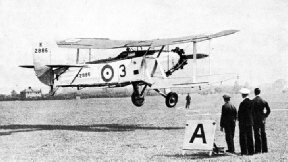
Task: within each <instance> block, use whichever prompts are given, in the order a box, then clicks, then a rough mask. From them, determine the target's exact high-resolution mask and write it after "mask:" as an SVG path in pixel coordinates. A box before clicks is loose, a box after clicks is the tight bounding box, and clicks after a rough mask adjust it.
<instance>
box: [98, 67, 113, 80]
mask: <svg viewBox="0 0 288 162" xmlns="http://www.w3.org/2000/svg"><path fill="white" fill-rule="evenodd" d="M101 77H102V79H103V80H104V81H105V82H110V81H111V80H112V79H113V77H114V70H113V68H112V66H110V65H105V66H103V68H102V70H101Z"/></svg>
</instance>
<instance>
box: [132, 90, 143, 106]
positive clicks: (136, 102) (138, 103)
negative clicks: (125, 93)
mask: <svg viewBox="0 0 288 162" xmlns="http://www.w3.org/2000/svg"><path fill="white" fill-rule="evenodd" d="M131 100H132V103H133V104H134V105H135V106H137V107H141V106H142V105H143V104H144V101H145V98H144V96H140V95H137V94H136V93H135V92H133V93H132V95H131Z"/></svg>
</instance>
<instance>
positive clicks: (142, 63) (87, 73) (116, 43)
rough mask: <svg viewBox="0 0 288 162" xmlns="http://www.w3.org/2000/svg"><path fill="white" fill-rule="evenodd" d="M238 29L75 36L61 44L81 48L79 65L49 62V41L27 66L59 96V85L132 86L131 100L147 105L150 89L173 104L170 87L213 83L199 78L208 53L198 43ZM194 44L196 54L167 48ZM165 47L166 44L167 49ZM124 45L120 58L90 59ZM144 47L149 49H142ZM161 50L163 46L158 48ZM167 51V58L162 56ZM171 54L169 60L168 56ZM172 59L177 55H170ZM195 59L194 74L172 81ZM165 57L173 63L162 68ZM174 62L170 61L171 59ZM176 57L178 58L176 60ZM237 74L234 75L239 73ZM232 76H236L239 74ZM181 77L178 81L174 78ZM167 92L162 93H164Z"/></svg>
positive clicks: (176, 99) (174, 94) (170, 105)
mask: <svg viewBox="0 0 288 162" xmlns="http://www.w3.org/2000/svg"><path fill="white" fill-rule="evenodd" d="M236 32H238V31H237V30H224V31H221V32H218V33H215V34H208V35H207V34H201V35H193V36H186V37H180V38H169V39H153V40H137V41H136V40H110V39H106V38H74V39H67V40H63V41H59V42H57V45H58V47H60V48H74V49H77V53H76V56H77V57H76V64H49V61H48V60H49V55H51V50H50V48H49V47H48V46H47V44H45V43H44V42H40V43H37V47H35V48H34V49H33V51H34V55H33V64H34V65H23V66H20V67H23V68H33V69H34V70H35V73H36V76H37V77H38V79H39V80H40V81H41V82H42V83H44V84H45V85H48V86H50V87H51V91H50V92H51V93H52V94H54V93H55V92H56V90H57V88H59V87H76V88H77V89H78V90H80V89H82V88H85V87H108V88H114V87H125V86H128V85H132V87H133V93H132V95H131V100H132V103H133V104H134V105H135V106H138V107H140V106H142V105H143V104H144V101H145V90H146V88H147V87H148V88H150V89H152V90H155V91H156V92H158V93H159V94H160V95H162V96H163V97H164V98H165V103H166V106H167V107H169V108H170V107H174V106H175V105H176V104H177V102H178V94H177V93H175V92H172V91H171V88H173V87H197V86H202V85H207V84H210V83H211V82H209V81H205V80H204V81H200V80H197V78H196V60H197V59H202V58H205V57H207V56H208V55H206V54H200V53H197V43H198V42H202V41H206V40H211V39H213V38H217V37H222V36H226V35H230V34H234V33H236ZM183 43H193V54H190V55H189V54H185V51H184V50H183V49H180V48H178V47H176V48H175V49H172V50H171V51H170V50H167V49H168V48H167V47H169V45H175V44H183ZM165 47H166V48H165ZM116 48H123V49H125V50H123V52H121V53H120V54H119V55H118V56H117V57H114V58H107V59H101V60H94V61H91V60H90V59H91V49H116ZM143 48H144V49H143ZM157 48H158V49H157ZM80 49H81V50H85V49H86V50H87V49H88V50H89V58H90V59H89V61H88V62H83V63H79V50H80ZM163 53H166V56H167V57H164V58H163V57H161V55H163ZM169 58H170V59H169ZM171 58H173V59H171ZM188 59H193V64H192V66H193V68H192V73H193V77H192V80H191V78H187V79H188V80H185V81H182V82H180V79H179V80H177V79H176V80H175V78H174V83H173V78H172V76H173V74H174V72H176V71H178V70H181V69H183V68H184V66H185V65H187V64H188ZM163 60H167V61H168V67H167V68H166V67H165V68H164V67H163V66H162V63H163ZM171 60H173V61H174V64H172V65H170V67H169V61H171ZM175 60H177V61H175ZM234 76H235V75H234ZM234 76H233V77H234ZM175 81H176V82H175ZM161 90H162V91H161Z"/></svg>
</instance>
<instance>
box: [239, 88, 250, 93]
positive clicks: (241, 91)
mask: <svg viewBox="0 0 288 162" xmlns="http://www.w3.org/2000/svg"><path fill="white" fill-rule="evenodd" d="M239 92H240V93H242V94H249V93H250V92H251V91H250V90H249V89H247V88H241V89H240V91H239Z"/></svg>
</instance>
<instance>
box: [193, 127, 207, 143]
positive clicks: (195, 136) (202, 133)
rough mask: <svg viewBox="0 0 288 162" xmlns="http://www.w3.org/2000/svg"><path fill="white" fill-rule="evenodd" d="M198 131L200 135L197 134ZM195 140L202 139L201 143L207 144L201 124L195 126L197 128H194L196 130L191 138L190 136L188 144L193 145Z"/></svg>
mask: <svg viewBox="0 0 288 162" xmlns="http://www.w3.org/2000/svg"><path fill="white" fill-rule="evenodd" d="M199 129H200V130H201V134H198V131H199ZM195 138H202V140H203V143H207V142H206V137H205V132H204V128H203V124H198V125H197V127H196V129H195V131H194V133H193V136H192V138H191V140H190V142H189V143H193V142H194V140H195Z"/></svg>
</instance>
